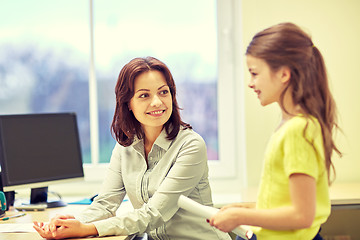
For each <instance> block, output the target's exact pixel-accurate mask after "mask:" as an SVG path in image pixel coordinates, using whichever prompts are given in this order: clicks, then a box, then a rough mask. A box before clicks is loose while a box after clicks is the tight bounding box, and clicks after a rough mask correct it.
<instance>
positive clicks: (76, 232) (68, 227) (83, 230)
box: [34, 219, 98, 239]
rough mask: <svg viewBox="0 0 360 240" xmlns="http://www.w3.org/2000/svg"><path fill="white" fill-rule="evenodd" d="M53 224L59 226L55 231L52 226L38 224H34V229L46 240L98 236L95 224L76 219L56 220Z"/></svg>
mask: <svg viewBox="0 0 360 240" xmlns="http://www.w3.org/2000/svg"><path fill="white" fill-rule="evenodd" d="M53 224H55V225H56V226H57V228H56V230H55V231H51V230H50V227H49V226H50V225H48V224H44V223H38V222H34V229H35V230H36V231H37V232H38V233H39V235H40V236H41V237H43V238H46V239H64V238H70V237H71V238H73V237H88V236H96V235H97V234H98V233H97V230H96V228H95V226H94V225H93V224H91V223H88V224H84V223H81V222H80V221H78V220H76V219H55V220H53Z"/></svg>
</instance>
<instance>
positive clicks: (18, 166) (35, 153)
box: [0, 113, 84, 187]
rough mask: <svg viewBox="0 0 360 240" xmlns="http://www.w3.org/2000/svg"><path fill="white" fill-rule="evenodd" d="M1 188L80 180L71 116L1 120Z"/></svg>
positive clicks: (77, 142) (66, 114)
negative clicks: (73, 179)
mask: <svg viewBox="0 0 360 240" xmlns="http://www.w3.org/2000/svg"><path fill="white" fill-rule="evenodd" d="M0 162H1V175H2V176H1V177H2V183H3V186H4V187H6V186H14V185H23V184H31V183H39V182H45V181H55V180H62V179H68V178H79V177H83V176H84V174H83V167H82V158H81V148H80V142H79V135H78V128H77V122H76V115H75V114H74V113H56V114H27V115H2V116H0Z"/></svg>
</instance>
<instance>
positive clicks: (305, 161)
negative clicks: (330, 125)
mask: <svg viewBox="0 0 360 240" xmlns="http://www.w3.org/2000/svg"><path fill="white" fill-rule="evenodd" d="M287 127H288V129H287V131H286V136H285V138H284V168H285V172H286V174H287V175H288V176H290V175H291V174H294V173H303V174H306V175H309V176H312V177H314V178H315V179H317V178H318V176H319V151H321V149H317V148H316V146H317V145H318V144H316V142H317V141H319V139H318V138H319V137H320V138H321V131H320V132H319V126H318V125H316V124H315V123H314V122H313V121H312V120H310V119H305V118H297V119H296V120H295V121H292V123H291V125H289V126H287ZM304 129H306V130H305V134H304Z"/></svg>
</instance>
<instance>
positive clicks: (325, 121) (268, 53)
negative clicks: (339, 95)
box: [246, 23, 341, 179]
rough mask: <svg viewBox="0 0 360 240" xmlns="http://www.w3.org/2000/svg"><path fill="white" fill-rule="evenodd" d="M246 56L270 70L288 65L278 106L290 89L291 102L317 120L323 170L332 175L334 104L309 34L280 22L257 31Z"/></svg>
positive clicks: (318, 56)
mask: <svg viewBox="0 0 360 240" xmlns="http://www.w3.org/2000/svg"><path fill="white" fill-rule="evenodd" d="M246 55H251V56H253V57H257V58H260V59H263V60H264V61H265V62H266V63H267V64H268V65H269V66H270V69H272V70H273V71H276V70H278V69H279V68H280V67H283V66H287V67H289V68H290V70H291V77H290V82H289V85H288V86H287V88H286V89H285V90H284V91H283V93H282V95H281V99H280V106H281V108H282V109H283V110H284V111H286V109H284V104H283V100H284V95H285V92H286V91H287V89H291V91H292V92H291V95H292V98H293V101H294V104H295V105H299V106H300V107H301V108H302V109H303V110H304V111H305V113H304V114H305V115H306V116H307V117H308V116H309V115H311V116H314V117H316V118H317V119H318V121H319V123H320V125H321V130H322V136H323V143H324V149H325V162H326V170H327V172H328V173H329V172H330V169H331V168H332V169H333V171H334V174H335V169H334V165H333V163H332V160H331V157H332V153H333V151H335V152H336V153H338V154H339V155H340V156H341V152H340V151H339V149H338V148H337V147H336V146H335V143H334V140H333V130H334V129H336V128H338V125H337V114H336V105H335V101H334V99H333V96H332V94H331V92H330V89H329V84H328V78H327V73H326V68H325V63H324V59H323V57H322V55H321V53H320V51H319V50H318V49H317V47H316V46H314V44H313V42H312V40H311V37H310V36H309V35H308V34H306V33H305V32H304V31H303V30H302V29H301V28H299V27H298V26H297V25H295V24H293V23H281V24H278V25H275V26H272V27H270V28H267V29H265V30H263V31H261V32H259V33H257V34H256V35H255V36H254V37H253V39H252V41H251V42H250V44H249V46H248V48H247V50H246ZM305 130H306V128H305ZM305 130H304V134H305ZM329 179H330V173H329Z"/></svg>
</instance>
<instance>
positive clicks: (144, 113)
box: [129, 70, 172, 133]
mask: <svg viewBox="0 0 360 240" xmlns="http://www.w3.org/2000/svg"><path fill="white" fill-rule="evenodd" d="M129 109H130V110H131V111H132V112H133V113H134V116H135V118H136V119H137V120H138V121H139V122H140V124H141V126H142V128H143V129H144V131H145V132H146V131H149V130H155V131H158V132H159V133H160V132H161V130H162V128H163V126H164V124H165V123H166V122H167V121H168V120H169V118H170V116H171V113H172V97H171V93H170V88H169V86H168V85H167V82H166V79H165V77H164V75H163V74H162V73H161V72H159V71H156V70H151V71H147V72H144V73H141V74H140V75H139V76H137V77H136V78H135V81H134V96H133V97H132V98H131V100H130V104H129Z"/></svg>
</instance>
